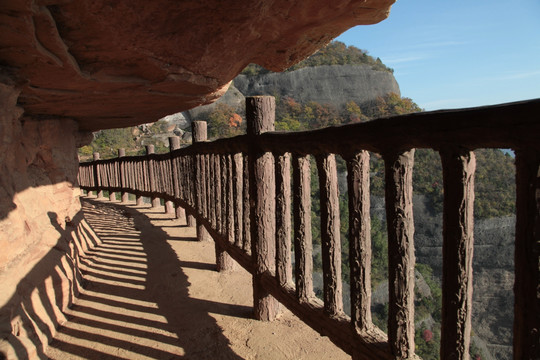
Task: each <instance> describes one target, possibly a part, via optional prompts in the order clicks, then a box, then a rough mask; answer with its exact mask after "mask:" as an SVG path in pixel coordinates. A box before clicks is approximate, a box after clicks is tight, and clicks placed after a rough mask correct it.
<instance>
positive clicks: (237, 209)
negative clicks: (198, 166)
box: [231, 153, 244, 248]
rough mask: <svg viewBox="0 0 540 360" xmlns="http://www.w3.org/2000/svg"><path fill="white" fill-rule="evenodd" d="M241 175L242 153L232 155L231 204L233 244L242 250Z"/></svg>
mask: <svg viewBox="0 0 540 360" xmlns="http://www.w3.org/2000/svg"><path fill="white" fill-rule="evenodd" d="M243 175H244V157H243V156H242V153H237V154H234V156H233V173H232V179H233V203H232V204H231V206H232V208H233V216H234V244H235V245H236V246H237V247H239V248H242V244H243V231H244V226H243V219H244V207H243V204H242V195H243V194H242V191H243V189H242V186H243V180H244V178H243Z"/></svg>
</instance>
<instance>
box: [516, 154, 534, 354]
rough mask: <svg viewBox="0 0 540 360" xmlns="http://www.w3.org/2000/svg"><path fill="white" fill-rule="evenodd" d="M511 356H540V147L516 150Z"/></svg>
mask: <svg viewBox="0 0 540 360" xmlns="http://www.w3.org/2000/svg"><path fill="white" fill-rule="evenodd" d="M516 195H517V197H516V245H515V246H516V248H515V255H514V256H515V283H514V359H516V360H517V359H540V299H539V298H538V289H540V269H539V267H538V264H539V257H540V151H539V150H538V148H526V149H519V150H517V151H516Z"/></svg>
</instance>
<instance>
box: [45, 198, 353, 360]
mask: <svg viewBox="0 0 540 360" xmlns="http://www.w3.org/2000/svg"><path fill="white" fill-rule="evenodd" d="M83 211H84V213H85V217H86V219H87V221H88V223H89V224H90V226H92V228H93V229H94V231H95V232H96V234H97V235H98V237H99V238H100V239H101V241H102V242H103V243H102V244H101V245H99V246H97V247H96V248H94V249H93V250H92V251H90V252H89V256H88V257H86V258H85V259H83V264H82V270H83V274H84V276H85V280H86V285H85V289H84V291H83V293H82V294H81V297H80V298H79V299H78V300H77V301H76V303H75V305H74V306H73V307H72V308H71V309H70V311H69V313H68V318H69V319H70V320H69V321H68V322H67V323H66V324H64V326H63V327H61V328H60V329H59V331H58V334H57V336H56V337H55V340H54V341H53V343H52V344H51V345H50V346H49V349H48V351H47V356H49V358H50V359H54V360H61V359H62V360H64V359H130V360H134V359H178V358H182V359H350V357H349V356H347V355H346V354H345V353H343V352H342V351H341V350H339V349H338V348H337V347H335V346H334V345H333V344H332V343H331V342H330V341H329V340H328V339H327V338H325V337H321V336H320V335H318V334H317V333H315V332H314V331H313V330H311V329H310V328H308V327H307V326H306V325H304V324H303V323H302V322H301V321H300V320H298V319H297V318H296V317H294V316H293V315H292V314H290V313H288V312H286V313H285V314H284V315H283V316H282V317H281V318H280V319H278V320H277V321H275V322H272V323H264V322H260V321H254V320H251V311H252V308H251V302H252V289H251V277H250V275H249V274H248V273H247V272H245V271H244V270H243V269H241V268H238V269H237V270H235V271H234V272H232V273H228V274H223V273H218V272H216V271H215V265H214V264H215V253H214V245H213V243H212V242H206V243H200V242H197V241H195V231H194V229H193V228H187V227H186V226H185V224H179V222H178V220H175V219H172V218H171V217H170V215H166V214H163V209H162V208H161V209H150V208H148V207H144V208H141V207H136V206H135V205H131V204H130V205H123V204H118V203H109V202H108V201H101V200H96V199H89V198H87V199H83Z"/></svg>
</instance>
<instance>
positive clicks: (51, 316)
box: [0, 76, 92, 359]
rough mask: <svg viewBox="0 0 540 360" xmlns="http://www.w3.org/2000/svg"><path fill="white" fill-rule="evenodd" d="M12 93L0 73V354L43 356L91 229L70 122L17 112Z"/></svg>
mask: <svg viewBox="0 0 540 360" xmlns="http://www.w3.org/2000/svg"><path fill="white" fill-rule="evenodd" d="M18 95H19V90H18V88H17V86H16V84H14V83H13V81H11V80H10V79H9V78H8V77H6V76H3V78H1V77H0V174H1V176H0V249H1V251H0V284H2V286H1V290H0V358H2V357H6V358H8V359H11V358H35V357H40V358H44V355H43V350H44V347H45V346H46V344H47V343H48V342H49V341H50V340H51V338H52V336H53V334H54V333H55V329H56V328H57V326H58V325H59V324H60V323H62V322H63V321H64V320H65V318H64V315H63V314H62V310H64V309H65V308H66V307H67V306H69V305H70V304H71V302H72V299H73V296H74V295H76V294H77V293H78V289H79V286H80V279H81V277H80V274H79V272H78V266H77V262H78V254H79V253H80V252H81V251H84V247H81V245H82V243H81V242H79V240H83V243H84V245H85V246H87V245H86V242H87V241H90V239H91V238H92V234H91V230H90V229H89V228H87V226H85V223H84V220H83V219H82V216H81V214H80V213H79V210H80V203H79V199H78V196H79V189H78V187H77V186H76V175H77V166H78V159H77V153H76V150H77V141H78V139H80V136H79V133H78V130H77V124H76V123H75V122H74V121H71V120H39V121H36V120H33V119H28V118H25V117H24V116H23V111H22V109H21V108H19V107H18V106H17V99H18ZM74 240H77V241H74Z"/></svg>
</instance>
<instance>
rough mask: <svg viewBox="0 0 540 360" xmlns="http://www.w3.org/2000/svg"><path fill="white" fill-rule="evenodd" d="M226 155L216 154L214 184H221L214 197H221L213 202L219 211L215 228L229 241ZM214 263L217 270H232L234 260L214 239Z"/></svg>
mask: <svg viewBox="0 0 540 360" xmlns="http://www.w3.org/2000/svg"><path fill="white" fill-rule="evenodd" d="M227 157H228V155H217V160H218V162H219V163H220V166H219V168H220V173H219V179H217V178H216V181H215V182H216V184H220V185H221V194H219V193H218V191H216V197H220V198H221V202H220V203H219V204H213V205H214V206H215V207H216V208H218V207H219V208H218V209H217V212H219V213H220V216H221V221H220V223H218V224H217V226H216V228H217V230H218V232H221V234H222V235H223V236H224V238H225V239H226V240H227V241H229V239H230V232H229V228H228V222H229V218H228V211H227V209H228V206H229V198H228V187H229V179H230V173H229V167H228V166H227ZM216 265H217V270H218V271H229V270H234V261H233V259H232V258H231V257H230V256H229V254H228V253H227V252H226V251H225V250H224V249H223V248H222V247H221V246H220V245H219V243H218V242H217V241H216Z"/></svg>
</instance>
